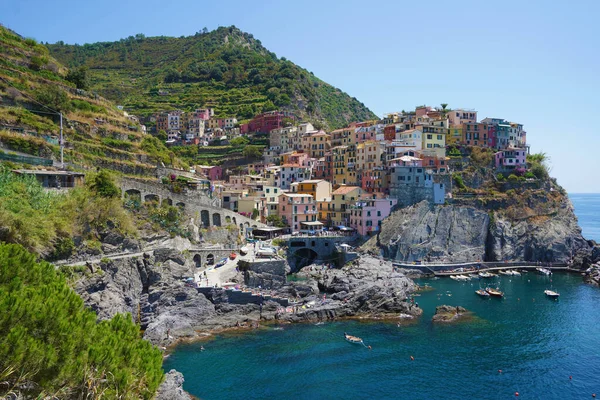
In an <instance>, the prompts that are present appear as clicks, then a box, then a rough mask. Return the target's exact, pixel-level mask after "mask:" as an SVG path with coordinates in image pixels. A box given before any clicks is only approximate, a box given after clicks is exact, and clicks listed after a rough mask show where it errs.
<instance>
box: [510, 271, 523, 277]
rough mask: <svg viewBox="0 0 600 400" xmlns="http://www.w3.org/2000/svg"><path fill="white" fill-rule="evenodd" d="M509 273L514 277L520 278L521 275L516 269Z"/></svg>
mask: <svg viewBox="0 0 600 400" xmlns="http://www.w3.org/2000/svg"><path fill="white" fill-rule="evenodd" d="M511 272H512V274H513V275H515V276H521V273H520V272H519V271H517V270H516V269H514V270H512V271H511Z"/></svg>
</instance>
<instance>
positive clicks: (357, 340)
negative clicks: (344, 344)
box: [344, 332, 364, 344]
mask: <svg viewBox="0 0 600 400" xmlns="http://www.w3.org/2000/svg"><path fill="white" fill-rule="evenodd" d="M344 338H345V339H346V341H348V342H350V343H357V344H364V343H363V340H362V339H361V338H359V337H357V336H352V335H348V334H347V333H346V332H344Z"/></svg>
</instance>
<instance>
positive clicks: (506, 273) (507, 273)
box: [499, 271, 512, 276]
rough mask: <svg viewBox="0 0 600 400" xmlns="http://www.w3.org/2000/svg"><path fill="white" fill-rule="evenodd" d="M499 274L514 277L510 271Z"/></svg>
mask: <svg viewBox="0 0 600 400" xmlns="http://www.w3.org/2000/svg"><path fill="white" fill-rule="evenodd" d="M499 274H500V275H507V276H508V275H511V276H512V272H510V271H500V272H499Z"/></svg>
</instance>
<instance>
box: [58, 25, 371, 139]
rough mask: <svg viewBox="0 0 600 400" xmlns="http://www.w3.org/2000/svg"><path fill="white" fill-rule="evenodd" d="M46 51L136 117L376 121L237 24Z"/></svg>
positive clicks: (353, 101) (332, 123)
mask: <svg viewBox="0 0 600 400" xmlns="http://www.w3.org/2000/svg"><path fill="white" fill-rule="evenodd" d="M48 47H49V49H50V51H51V53H52V55H53V56H55V57H56V58H57V59H59V60H61V61H62V62H64V63H65V64H67V65H68V66H69V67H72V68H78V67H82V66H85V67H87V68H89V71H88V75H89V76H90V78H91V81H92V84H91V87H92V89H94V90H97V91H98V92H99V93H101V94H102V95H104V96H105V97H107V98H109V99H112V100H114V101H117V102H119V104H123V105H124V106H125V107H127V109H128V110H131V111H132V112H133V113H135V114H137V115H147V114H151V113H154V112H158V111H167V110H170V109H182V110H184V111H190V110H193V109H196V108H200V107H214V108H215V112H216V116H217V117H237V118H238V119H240V120H244V119H250V118H252V117H253V116H254V115H256V114H259V113H261V112H265V111H271V110H275V109H287V110H291V111H294V112H296V113H297V114H298V115H299V116H300V117H306V118H309V119H311V120H314V121H324V122H326V123H327V125H328V126H329V127H330V128H338V127H341V126H345V125H346V124H347V123H348V122H351V121H363V120H367V119H372V118H375V115H374V114H373V113H372V112H371V111H370V110H369V109H368V108H367V107H366V106H365V105H364V104H362V103H360V102H359V101H358V100H356V99H355V98H353V97H350V96H348V95H347V94H346V93H344V92H342V91H341V90H339V89H336V88H334V87H332V86H331V85H328V84H327V83H325V82H323V81H321V80H320V79H318V78H316V77H315V76H314V75H313V74H312V73H311V72H309V71H306V70H304V69H302V68H300V67H298V66H297V65H295V64H294V63H292V62H291V61H288V60H286V59H285V58H278V57H277V56H276V55H275V54H273V53H272V52H270V51H268V50H267V49H265V48H264V47H263V46H262V44H261V43H260V41H259V40H257V39H255V38H254V37H253V36H252V35H251V34H249V33H244V32H242V31H240V30H239V29H238V28H236V27H234V26H231V27H220V28H218V29H216V30H214V31H212V32H198V33H197V34H196V35H194V36H189V37H180V38H172V37H165V36H160V37H151V38H146V37H145V36H144V35H141V34H140V35H136V36H135V37H134V36H130V37H129V38H127V39H121V40H120V41H118V42H102V43H93V44H85V45H83V46H80V45H65V44H64V43H62V42H59V43H56V44H52V45H49V46H48Z"/></svg>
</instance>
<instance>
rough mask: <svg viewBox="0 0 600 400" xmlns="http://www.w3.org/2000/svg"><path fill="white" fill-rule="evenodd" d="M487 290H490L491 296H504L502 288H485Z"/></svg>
mask: <svg viewBox="0 0 600 400" xmlns="http://www.w3.org/2000/svg"><path fill="white" fill-rule="evenodd" d="M485 291H486V292H488V294H489V295H490V296H494V297H504V293H503V292H501V291H500V289H498V288H496V289H492V288H489V287H488V288H485Z"/></svg>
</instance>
